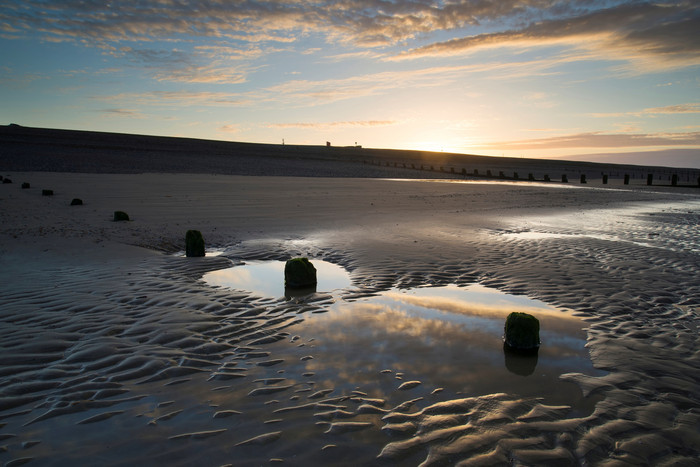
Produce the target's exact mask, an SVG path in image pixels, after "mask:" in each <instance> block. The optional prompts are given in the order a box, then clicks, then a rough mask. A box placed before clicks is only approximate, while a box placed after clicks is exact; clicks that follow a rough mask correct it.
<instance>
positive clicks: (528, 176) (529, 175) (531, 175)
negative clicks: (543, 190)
mask: <svg viewBox="0 0 700 467" xmlns="http://www.w3.org/2000/svg"><path fill="white" fill-rule="evenodd" d="M527 179H528V180H530V181H531V182H534V181H535V174H532V173H529V174H527Z"/></svg>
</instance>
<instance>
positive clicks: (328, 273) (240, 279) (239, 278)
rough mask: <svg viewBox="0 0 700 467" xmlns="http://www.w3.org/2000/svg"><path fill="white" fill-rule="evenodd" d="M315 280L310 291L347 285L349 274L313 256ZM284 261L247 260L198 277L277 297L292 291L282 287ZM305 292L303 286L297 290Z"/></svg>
mask: <svg viewBox="0 0 700 467" xmlns="http://www.w3.org/2000/svg"><path fill="white" fill-rule="evenodd" d="M312 264H313V265H314V267H315V268H316V271H317V278H318V284H317V285H316V288H315V290H313V291H314V292H322V293H331V292H333V291H337V290H339V289H345V288H348V287H350V274H348V272H347V271H346V270H345V269H343V268H342V267H340V266H338V265H336V264H333V263H329V262H328V261H321V260H313V261H312ZM284 265H285V261H249V262H247V263H246V264H243V265H238V266H234V267H231V268H227V269H220V270H218V271H212V272H208V273H206V274H205V275H204V276H203V277H202V279H203V280H204V281H205V282H207V283H209V284H210V285H216V286H221V287H228V288H230V289H237V290H245V291H247V292H250V293H252V294H254V295H257V296H260V297H270V298H280V297H289V296H290V294H295V291H294V290H287V289H285V287H284ZM304 292H305V293H309V292H310V291H308V290H303V291H301V293H304Z"/></svg>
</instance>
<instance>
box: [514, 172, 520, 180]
mask: <svg viewBox="0 0 700 467" xmlns="http://www.w3.org/2000/svg"><path fill="white" fill-rule="evenodd" d="M513 178H514V179H516V180H517V179H519V178H520V177H518V172H513Z"/></svg>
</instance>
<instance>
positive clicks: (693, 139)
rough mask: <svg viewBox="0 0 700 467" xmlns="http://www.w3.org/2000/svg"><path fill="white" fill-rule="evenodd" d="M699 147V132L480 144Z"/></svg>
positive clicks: (508, 146)
mask: <svg viewBox="0 0 700 467" xmlns="http://www.w3.org/2000/svg"><path fill="white" fill-rule="evenodd" d="M698 145H700V132H691V133H651V134H645V133H634V134H631V133H602V132H600V133H599V132H593V133H578V134H573V135H565V136H554V137H550V138H537V139H526V140H518V141H501V142H494V143H488V144H485V145H481V147H483V148H486V149H489V150H529V149H542V150H544V149H568V148H631V147H639V148H643V147H652V146H668V147H688V146H698Z"/></svg>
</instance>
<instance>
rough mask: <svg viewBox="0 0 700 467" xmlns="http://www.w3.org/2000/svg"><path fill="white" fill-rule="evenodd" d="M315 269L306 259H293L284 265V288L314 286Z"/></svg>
mask: <svg viewBox="0 0 700 467" xmlns="http://www.w3.org/2000/svg"><path fill="white" fill-rule="evenodd" d="M316 282H317V281H316V268H315V267H314V265H313V264H311V262H310V261H309V260H308V258H293V259H290V260H289V261H287V263H286V264H285V265H284V286H285V287H287V288H294V289H296V288H302V287H311V286H314V285H316Z"/></svg>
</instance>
